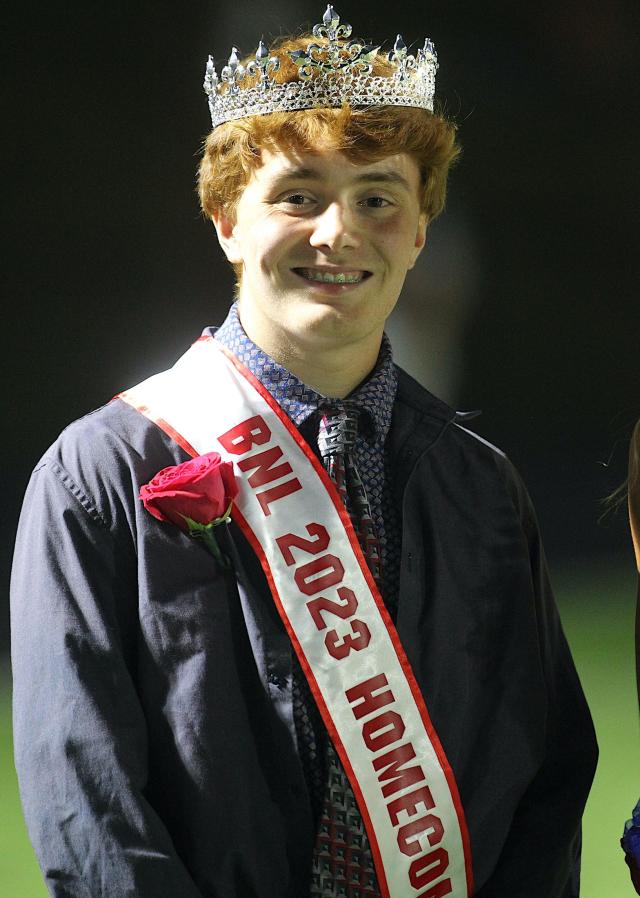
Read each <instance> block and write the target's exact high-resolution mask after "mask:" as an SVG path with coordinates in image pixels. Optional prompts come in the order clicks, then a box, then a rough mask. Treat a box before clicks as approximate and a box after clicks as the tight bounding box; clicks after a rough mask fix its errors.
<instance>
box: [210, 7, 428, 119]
mask: <svg viewBox="0 0 640 898" xmlns="http://www.w3.org/2000/svg"><path fill="white" fill-rule="evenodd" d="M313 36H314V37H316V38H320V39H322V40H323V43H321V44H316V43H311V44H308V46H307V47H306V49H304V50H293V51H288V52H287V54H286V56H288V58H289V60H291V61H292V62H293V63H294V65H295V67H296V69H297V71H296V75H297V78H296V80H293V81H288V82H285V83H279V82H278V81H277V80H276V79H275V74H276V72H278V71H279V70H280V62H281V57H279V56H278V55H277V52H276V54H275V55H273V56H272V55H271V53H270V51H269V50H268V49H267V47H266V46H265V45H264V43H263V42H262V41H260V43H259V45H258V49H257V50H256V55H255V59H253V60H251V61H250V62H249V63H248V64H247V65H242V63H241V62H240V60H239V58H238V51H237V49H236V48H235V47H234V48H233V49H232V51H231V56H230V57H229V61H228V63H227V65H226V66H224V68H223V69H222V71H221V73H220V76H219V77H218V73H217V72H216V69H215V66H214V64H213V59H212V58H211V56H210V57H209V61H208V62H207V68H206V71H205V78H204V90H205V93H206V94H207V96H208V98H209V111H210V112H211V125H212V127H213V128H216V127H217V126H218V125H221V124H222V123H223V122H229V121H233V120H234V119H239V118H245V117H246V116H249V115H267V114H268V113H270V112H291V111H294V110H296V109H317V108H327V107H328V108H336V107H338V108H339V107H341V106H342V105H343V104H345V103H346V104H348V105H349V106H414V107H417V108H419V109H428V110H429V111H430V112H433V97H434V93H435V82H436V71H437V69H438V58H437V56H436V51H435V47H434V46H433V44H432V43H431V41H430V40H429V39H428V38H427V40H425V43H424V47H422V49H421V50H418V52H417V53H416V54H415V56H413V55H411V54H409V52H408V50H407V46H406V44H405V42H404V41H403V39H402V36H401V35H398V36H397V38H396V41H395V44H394V46H393V50H391V51H390V52H389V53H388V54H387V60H388V62H389V64H390V67H391V74H389V75H373V74H372V72H373V65H372V63H373V60H374V59H375V57H376V56H377V54H378V51H379V50H380V47H379V46H375V45H373V44H367V43H364V42H362V41H359V40H348V39H349V38H350V37H351V25H348V24H347V23H346V22H345V23H344V24H341V22H340V16H339V15H338V13H337V12H336V11H335V9H334V8H333V6H327V11H326V12H325V14H324V16H323V18H322V24H318V25H314V28H313ZM246 82H249V83H248V84H246Z"/></svg>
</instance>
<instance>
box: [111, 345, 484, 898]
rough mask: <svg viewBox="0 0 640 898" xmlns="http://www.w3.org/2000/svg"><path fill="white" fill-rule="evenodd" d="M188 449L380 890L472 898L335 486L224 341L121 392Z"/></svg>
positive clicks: (440, 766)
mask: <svg viewBox="0 0 640 898" xmlns="http://www.w3.org/2000/svg"><path fill="white" fill-rule="evenodd" d="M118 398H120V399H122V400H124V401H125V402H127V403H129V405H131V406H133V408H135V409H137V410H138V411H139V412H141V413H142V414H143V415H145V416H146V417H147V418H149V419H150V420H152V421H154V422H155V423H156V424H158V426H159V427H161V428H162V429H163V430H165V432H167V433H168V434H169V435H170V436H171V437H172V438H173V439H174V440H175V441H176V442H178V443H179V445H181V446H182V447H183V448H184V449H185V450H186V451H187V452H188V453H189V454H190V455H192V456H195V455H203V454H204V453H206V452H212V451H217V452H219V453H220V454H221V456H222V457H223V458H224V459H225V460H228V461H232V462H234V470H235V473H236V477H237V480H238V485H239V488H240V491H239V494H238V497H237V498H236V500H235V502H234V506H233V510H232V517H233V520H234V521H235V522H236V523H237V524H238V525H239V526H240V527H241V528H242V530H243V532H244V533H245V535H246V537H247V538H248V540H249V542H250V543H251V545H252V547H253V548H254V550H255V552H256V554H257V555H258V557H259V558H260V561H261V563H262V567H263V570H264V572H265V574H266V577H267V580H268V583H269V586H270V588H271V592H272V594H273V599H274V601H275V604H276V606H277V608H278V611H279V613H280V615H281V617H282V620H283V622H284V625H285V627H286V628H287V632H288V633H289V636H290V638H291V641H292V643H293V645H294V647H295V650H296V652H297V655H298V658H299V659H300V664H301V666H302V669H303V671H304V673H305V675H306V677H307V678H308V680H309V685H310V687H311V690H312V692H313V695H314V698H315V700H316V702H317V703H318V707H319V709H320V712H321V713H322V717H323V719H324V722H325V724H326V726H327V729H328V731H329V733H330V735H331V739H332V741H333V743H334V745H335V747H336V750H337V752H338V754H339V756H340V758H341V760H342V763H343V765H344V769H345V771H346V773H347V776H348V778H349V781H350V783H351V785H352V787H353V791H354V793H355V795H356V798H357V801H358V806H359V808H360V811H361V813H362V817H363V820H364V824H365V826H366V829H367V833H368V836H369V841H370V844H371V850H372V853H373V857H374V861H375V866H376V873H377V876H378V883H379V886H380V890H381V893H382V895H383V896H384V898H441V896H449V895H450V896H452V898H467V896H468V895H471V894H472V890H473V886H472V873H471V852H470V846H469V837H468V833H467V828H466V823H465V819H464V813H463V810H462V805H461V803H460V797H459V795H458V789H457V786H456V783H455V779H454V776H453V772H452V770H451V768H450V766H449V763H448V761H447V759H446V757H445V755H444V751H443V749H442V746H441V745H440V742H439V740H438V736H437V734H436V732H435V730H434V728H433V725H432V723H431V720H430V719H429V714H428V712H427V709H426V706H425V703H424V699H423V698H422V695H421V693H420V690H419V688H418V685H417V683H416V680H415V677H414V675H413V672H412V670H411V668H410V666H409V661H408V660H407V657H406V655H405V653H404V650H403V648H402V646H401V645H400V641H399V639H398V634H397V632H396V630H395V627H394V626H393V623H392V621H391V619H390V618H389V615H388V613H387V611H386V608H385V607H384V604H383V602H382V599H381V597H380V595H379V593H378V591H377V588H376V585H375V582H374V580H373V578H372V576H371V573H370V571H369V568H368V567H367V564H366V561H365V560H364V556H363V554H362V551H361V549H360V546H359V544H358V540H357V537H356V535H355V532H354V530H353V527H352V525H351V522H350V520H349V516H348V514H347V513H346V511H345V509H344V506H343V504H342V502H341V501H340V499H339V497H338V494H337V492H336V489H335V487H334V485H333V483H332V482H331V480H330V479H329V477H328V476H327V474H326V472H325V470H324V469H323V467H322V465H321V464H320V463H319V462H318V460H317V459H316V457H315V455H314V454H313V452H311V450H310V449H309V447H308V446H307V444H306V443H305V441H304V440H303V439H302V437H301V436H300V434H299V433H298V431H297V430H296V428H295V427H294V426H293V424H292V423H291V421H290V420H289V419H288V418H287V416H286V415H285V414H284V412H283V411H282V409H281V408H280V407H279V406H278V404H277V403H276V402H275V400H274V399H273V397H272V396H271V395H270V394H269V393H268V392H267V391H266V390H265V388H264V387H263V386H262V384H260V382H259V381H257V380H256V378H255V377H254V376H253V375H252V374H251V373H250V372H249V371H248V370H247V369H246V368H245V367H244V366H243V365H242V364H241V363H240V362H239V361H238V360H237V359H236V358H235V357H234V356H232V355H231V353H229V352H227V350H226V349H224V348H223V347H222V346H221V344H220V343H218V342H217V341H215V340H214V339H212V338H211V337H202V338H201V339H200V340H198V341H197V342H196V343H194V345H193V346H192V347H191V349H190V350H189V351H188V352H187V353H185V355H184V356H182V358H181V359H179V360H178V362H177V363H176V364H175V365H174V367H173V368H171V369H169V370H168V371H165V372H164V373H162V374H157V375H155V376H154V377H150V378H149V379H148V380H146V381H143V383H141V384H139V385H138V386H137V387H134V388H133V389H130V390H127V391H125V392H124V393H121V394H120V396H119V397H118Z"/></svg>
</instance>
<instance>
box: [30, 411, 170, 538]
mask: <svg viewBox="0 0 640 898" xmlns="http://www.w3.org/2000/svg"><path fill="white" fill-rule="evenodd" d="M185 459H186V455H185V453H184V451H183V450H182V449H180V447H179V446H177V445H176V444H175V443H173V442H172V441H171V439H170V438H169V437H168V436H167V435H166V434H165V433H164V432H163V431H162V430H161V429H160V428H159V427H157V426H156V425H155V424H153V423H152V422H151V421H149V420H148V419H147V418H145V417H144V416H143V415H141V414H140V413H139V412H137V411H135V410H134V409H133V408H131V407H130V406H129V405H127V404H126V403H125V402H122V400H120V399H113V400H112V401H111V402H109V403H107V404H106V405H104V406H102V407H100V408H98V409H96V410H95V411H92V412H90V413H89V414H87V415H84V416H83V417H82V418H79V419H78V420H77V421H74V422H73V423H72V424H70V425H69V426H68V427H66V428H65V429H64V430H63V431H62V433H61V434H60V436H59V437H58V439H57V440H56V441H55V442H54V443H53V444H52V445H51V446H50V447H49V449H48V450H47V451H46V452H45V454H44V455H43V457H42V458H41V459H40V462H39V463H38V465H37V466H36V468H35V470H34V473H33V476H32V484H33V483H34V482H35V481H39V483H40V485H41V487H42V488H43V489H46V485H47V483H48V482H51V481H56V482H57V483H59V484H61V485H62V486H63V487H64V488H65V490H66V492H67V493H68V494H70V495H73V496H74V497H75V499H76V500H77V501H78V502H80V504H81V505H82V506H83V507H84V508H85V511H87V512H88V513H89V514H90V515H91V516H93V517H96V519H98V520H100V521H101V522H103V523H105V524H107V526H109V525H110V524H111V523H113V522H114V521H116V520H117V518H118V516H119V513H120V512H121V511H122V508H123V506H125V505H126V504H127V503H129V502H130V501H131V498H132V497H135V496H137V493H138V490H139V488H140V486H141V485H142V484H143V483H146V482H147V481H148V480H150V479H151V478H152V477H153V476H154V475H155V474H156V473H157V472H158V471H159V470H160V469H161V468H164V467H168V466H169V465H174V464H179V463H180V462H182V461H184V460H185Z"/></svg>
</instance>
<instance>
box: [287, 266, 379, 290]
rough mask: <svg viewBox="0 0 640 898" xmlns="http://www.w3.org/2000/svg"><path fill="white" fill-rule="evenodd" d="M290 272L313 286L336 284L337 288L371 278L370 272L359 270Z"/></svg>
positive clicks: (308, 269)
mask: <svg viewBox="0 0 640 898" xmlns="http://www.w3.org/2000/svg"><path fill="white" fill-rule="evenodd" d="M292 271H293V272H294V273H295V274H297V275H298V277H301V278H303V279H304V280H305V281H311V282H313V283H314V284H337V285H338V286H344V285H349V286H353V285H356V284H361V283H362V282H363V281H365V280H367V278H370V277H371V272H370V271H363V270H361V269H349V270H347V269H334V270H329V269H328V268H293V269H292Z"/></svg>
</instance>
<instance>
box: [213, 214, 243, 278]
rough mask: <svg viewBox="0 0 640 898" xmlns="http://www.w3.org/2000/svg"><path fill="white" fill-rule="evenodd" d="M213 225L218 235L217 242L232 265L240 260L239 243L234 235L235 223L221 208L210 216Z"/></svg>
mask: <svg viewBox="0 0 640 898" xmlns="http://www.w3.org/2000/svg"><path fill="white" fill-rule="evenodd" d="M211 220H212V221H213V226H214V228H215V229H216V234H217V235H218V243H219V244H220V246H221V247H222V251H223V252H224V254H225V256H226V257H227V259H228V260H229V262H231V264H232V265H238V264H240V263H241V262H242V254H241V253H240V245H239V242H238V239H237V236H236V228H237V225H236V223H235V222H234V221H233V220H232V219H231V218H230V217H229V216H228V215H227V214H226V213H225V212H223V211H222V210H216V211H215V212H214V213H213V215H212V216H211Z"/></svg>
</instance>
